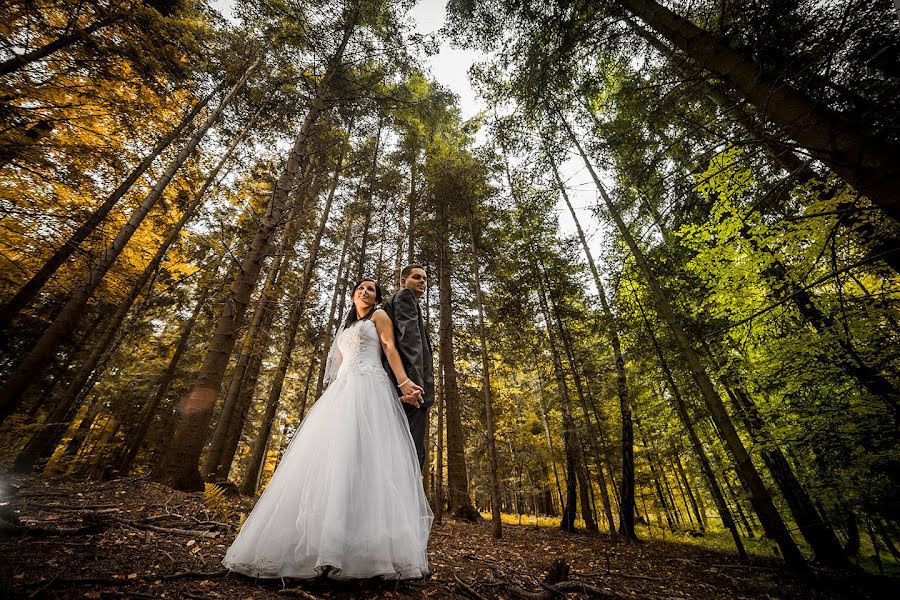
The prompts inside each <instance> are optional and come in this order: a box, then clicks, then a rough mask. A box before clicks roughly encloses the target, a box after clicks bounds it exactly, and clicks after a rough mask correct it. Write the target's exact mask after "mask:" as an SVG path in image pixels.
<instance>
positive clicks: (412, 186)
mask: <svg viewBox="0 0 900 600" xmlns="http://www.w3.org/2000/svg"><path fill="white" fill-rule="evenodd" d="M409 162H410V165H409V200H408V203H409V224H408V226H407V235H408V236H409V247H408V248H407V251H406V264H408V265H411V264H413V263H415V262H416V202H417V201H418V197H417V195H416V174H417V173H416V171H417V167H418V166H419V149H418V147H415V148H414V149H413V154H412V160H411V161H409ZM439 522H440V521H439Z"/></svg>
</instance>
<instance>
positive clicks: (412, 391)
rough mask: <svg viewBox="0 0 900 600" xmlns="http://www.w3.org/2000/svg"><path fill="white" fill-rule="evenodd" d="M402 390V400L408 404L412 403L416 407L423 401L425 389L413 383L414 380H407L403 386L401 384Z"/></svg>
mask: <svg viewBox="0 0 900 600" xmlns="http://www.w3.org/2000/svg"><path fill="white" fill-rule="evenodd" d="M400 391H401V392H402V393H403V395H402V396H400V401H401V402H406V403H407V404H412V405H413V406H415V407H416V408H418V407H419V405H420V404H421V402H422V394H423V393H424V392H425V390H424V389H423V388H422V387H421V386H418V385H416V384H415V383H413V382H412V381H407V382H406V383H405V384H403V386H401V388H400Z"/></svg>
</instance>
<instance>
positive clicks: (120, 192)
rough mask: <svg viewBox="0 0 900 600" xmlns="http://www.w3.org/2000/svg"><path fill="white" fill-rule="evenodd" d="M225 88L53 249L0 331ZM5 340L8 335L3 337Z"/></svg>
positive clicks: (0, 317) (7, 309)
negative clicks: (52, 252)
mask: <svg viewBox="0 0 900 600" xmlns="http://www.w3.org/2000/svg"><path fill="white" fill-rule="evenodd" d="M224 86H225V82H224V81H223V82H221V83H220V84H219V85H218V86H217V87H216V89H215V90H213V91H212V92H211V93H210V94H209V95H208V96H206V97H205V98H203V99H201V100H199V101H198V102H196V103H195V104H194V106H193V107H191V109H190V110H189V111H188V112H187V113H185V115H184V116H183V117H182V119H181V122H179V123H178V125H177V126H176V127H175V128H174V129H172V130H171V131H169V133H168V134H166V135H165V136H164V137H163V138H162V139H160V140H159V141H158V142H157V143H156V145H155V146H154V147H153V148H152V149H151V150H150V152H149V153H148V154H147V155H146V156H145V157H144V158H143V159H142V160H141V162H140V163H139V164H138V165H137V166H136V167H135V168H134V169H133V170H132V171H131V173H129V174H128V177H126V178H125V180H124V181H122V183H120V184H119V185H118V187H116V189H115V190H113V192H112V193H111V194H110V195H109V196H108V197H107V198H106V200H104V201H103V204H101V205H100V206H98V207H97V208H96V209H95V210H94V212H92V213H91V215H90V216H89V217H88V219H87V220H86V221H85V222H84V223H82V224H81V225H80V226H79V227H78V229H76V230H75V231H74V232H73V233H72V234H71V235H70V236H69V238H68V239H67V240H66V241H65V242H64V243H63V244H62V246H60V247H59V249H57V250H56V252H55V253H54V254H53V256H51V257H50V258H49V259H48V260H47V262H45V263H44V264H43V266H41V268H40V269H39V270H38V272H37V273H35V274H34V275H32V276H31V279H29V280H28V282H27V283H26V284H25V285H24V286H22V288H21V289H20V290H19V291H17V292H16V294H15V295H14V296H13V297H12V298H11V299H10V300H9V301H8V302H7V303H6V304H5V305H4V306H3V308H2V309H0V331H3V332H4V333H5V332H7V330H8V329H9V326H10V325H11V324H12V322H13V320H14V319H15V318H16V317H17V316H18V314H19V313H20V312H21V311H22V309H24V308H25V307H26V306H28V305H29V304H30V303H31V302H32V301H33V300H34V298H35V296H37V294H38V292H40V291H41V289H42V288H43V287H44V285H45V284H46V283H47V282H48V281H49V280H50V278H51V277H53V275H54V274H55V273H56V272H57V271H58V270H59V268H60V267H61V266H62V265H63V264H64V263H65V262H66V260H68V259H69V257H70V256H72V254H73V253H74V252H75V251H76V250H77V249H78V248H79V246H80V245H81V243H82V242H83V241H84V240H86V239H87V238H88V236H90V235H91V233H93V232H94V231H95V230H96V229H97V226H98V225H99V224H100V223H101V222H102V221H103V219H105V218H106V216H107V215H108V214H109V213H110V211H111V210H112V209H113V207H114V206H115V205H116V204H117V203H118V202H119V200H121V199H122V198H123V197H124V196H125V194H126V193H128V191H129V190H130V189H131V187H132V186H133V185H134V184H135V182H137V180H138V179H140V178H141V176H143V175H144V173H146V172H147V169H149V168H150V165H151V164H153V162H154V161H155V160H156V159H157V158H158V157H159V155H160V154H162V152H163V151H164V150H165V149H166V148H168V147H169V145H170V144H171V143H172V142H173V141H174V140H175V139H176V138H177V137H178V136H179V135H180V134H181V132H182V131H184V129H185V128H186V127H187V126H188V124H190V123H191V122H192V121H193V120H194V117H196V116H197V114H198V113H199V112H200V111H201V110H202V109H203V107H205V106H206V105H207V104H208V103H209V100H210V99H211V98H212V97H213V95H215V94H217V93H219V91H221V89H222V88H223V87H224ZM4 337H7V336H4Z"/></svg>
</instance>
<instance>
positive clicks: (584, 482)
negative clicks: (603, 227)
mask: <svg viewBox="0 0 900 600" xmlns="http://www.w3.org/2000/svg"><path fill="white" fill-rule="evenodd" d="M547 296H548V300H549V303H550V308H551V309H552V311H553V316H554V318H555V320H556V327H557V329H559V334H560V341H561V342H562V346H563V351H564V352H565V354H566V358H567V359H568V361H569V368H570V370H571V372H572V379H573V381H574V383H575V391H576V393H577V394H578V399H579V400H580V401H581V405H582V409H583V410H584V414H585V416H587V401H586V400H585V397H584V389H583V388H582V385H581V377H580V376H579V374H578V365H577V363H576V361H575V355H574V352H573V350H572V343H571V340H570V339H569V334H568V332H567V331H566V328H565V326H564V325H563V321H562V318H561V317H560V313H559V306H558V305H557V302H556V299H555V298H554V297H553V294H552V292H550V293H548V294H547ZM574 421H575V420H574V418H573V419H572V422H573V424H574ZM573 435H574V437H575V440H576V445H577V446H578V448H579V456H580V457H581V458H579V459H578V466H577V471H578V475H579V479H578V487H579V494H580V495H581V513H582V518H583V519H584V524H585V529H587V530H588V531H589V532H592V533H596V532H597V531H598V529H597V523H596V521H594V518H593V515H592V514H591V506H590V494H589V491H588V488H589V485H590V478H589V477H588V468H587V458H586V456H585V453H584V451H583V449H584V444H583V442H582V441H581V439H580V438H581V435H580V434H579V433H578V430H577V429H575V430H574V431H573ZM600 477H601V479H602V477H603V475H602V473H601V474H600ZM607 500H608V498H607ZM610 509H611V507H610ZM609 521H610V523H611V522H612V514H611V512H610V515H609Z"/></svg>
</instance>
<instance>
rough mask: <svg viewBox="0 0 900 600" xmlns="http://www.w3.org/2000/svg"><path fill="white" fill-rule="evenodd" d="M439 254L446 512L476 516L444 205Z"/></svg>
mask: <svg viewBox="0 0 900 600" xmlns="http://www.w3.org/2000/svg"><path fill="white" fill-rule="evenodd" d="M440 210H441V214H440V218H441V221H440V227H441V231H440V235H439V238H440V244H441V248H440V254H439V258H438V280H439V281H438V285H439V291H440V302H439V304H440V321H441V323H440V345H439V346H438V354H439V358H440V361H441V367H442V369H443V370H444V389H443V393H444V407H445V410H446V415H445V417H446V419H447V490H448V493H449V496H450V498H449V499H450V506H449V513H450V515H451V516H453V517H457V518H462V519H466V520H477V519H478V518H479V515H478V512H477V511H476V510H475V508H474V507H473V506H472V500H471V498H470V497H469V479H468V476H467V474H466V471H467V469H466V454H465V444H466V440H465V433H464V432H463V427H462V415H461V414H460V405H459V388H458V385H457V375H456V360H455V358H454V349H453V290H452V289H451V287H450V271H451V269H452V261H451V256H450V241H449V239H447V238H448V236H449V231H448V230H449V227H448V226H447V218H448V217H447V215H446V212H445V210H446V207H444V206H441V209H440Z"/></svg>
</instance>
